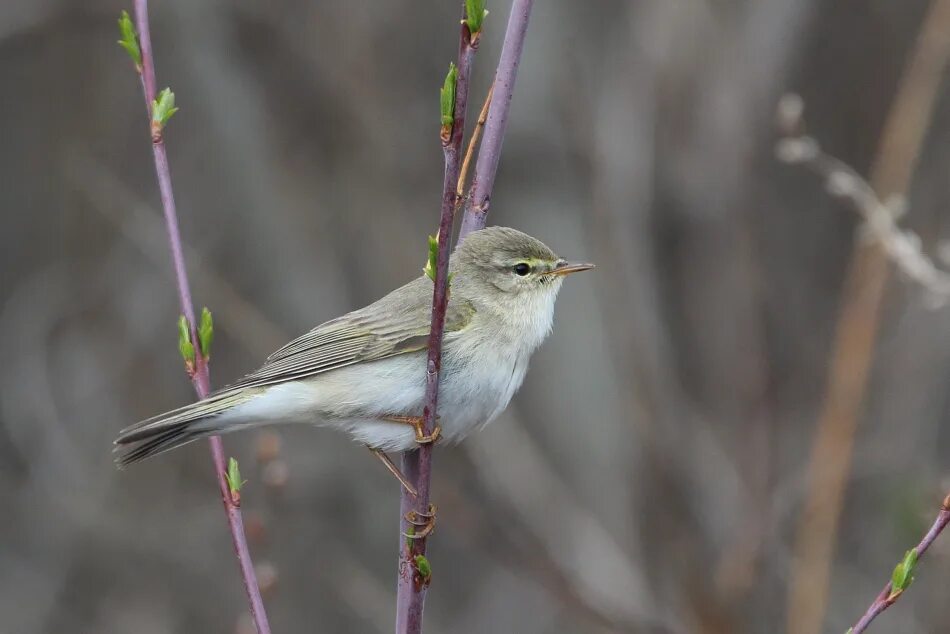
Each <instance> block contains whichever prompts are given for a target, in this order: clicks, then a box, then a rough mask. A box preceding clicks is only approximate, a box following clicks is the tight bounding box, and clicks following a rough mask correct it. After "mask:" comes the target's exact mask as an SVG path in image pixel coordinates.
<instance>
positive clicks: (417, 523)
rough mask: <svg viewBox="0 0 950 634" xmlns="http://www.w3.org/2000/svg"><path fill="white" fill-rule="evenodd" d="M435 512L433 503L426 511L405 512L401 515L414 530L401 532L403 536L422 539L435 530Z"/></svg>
mask: <svg viewBox="0 0 950 634" xmlns="http://www.w3.org/2000/svg"><path fill="white" fill-rule="evenodd" d="M435 512H436V507H435V504H430V505H429V511H428V512H427V513H422V512H420V511H409V512H408V513H406V514H405V515H404V516H403V517H404V518H405V520H406V523H407V524H409V526H411V527H412V528H413V529H414V530H413V531H412V534H408V533H403V534H402V535H403V537H405V538H406V539H424V538H426V537H428V536H429V535H431V534H432V531H433V530H435Z"/></svg>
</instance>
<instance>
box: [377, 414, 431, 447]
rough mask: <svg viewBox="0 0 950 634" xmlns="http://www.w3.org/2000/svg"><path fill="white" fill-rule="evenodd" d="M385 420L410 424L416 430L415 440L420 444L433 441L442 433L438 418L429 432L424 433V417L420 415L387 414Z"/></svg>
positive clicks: (427, 443)
mask: <svg viewBox="0 0 950 634" xmlns="http://www.w3.org/2000/svg"><path fill="white" fill-rule="evenodd" d="M385 420H389V421H392V422H394V423H402V424H403V425H412V428H413V430H415V432H416V442H417V443H418V444H420V445H429V444H431V443H434V442H435V441H437V440H438V439H439V437H440V436H441V435H442V426H441V425H439V421H438V420H436V423H435V428H434V429H433V430H432V433H431V434H427V433H425V431H426V430H425V419H424V418H423V417H422V416H387V417H386V418H385Z"/></svg>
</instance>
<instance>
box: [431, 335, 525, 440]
mask: <svg viewBox="0 0 950 634" xmlns="http://www.w3.org/2000/svg"><path fill="white" fill-rule="evenodd" d="M530 355H531V352H530V350H527V349H525V348H524V347H523V346H519V345H516V344H515V343H514V342H512V341H509V340H507V338H506V337H504V336H500V337H499V336H496V337H491V338H490V337H479V336H468V337H457V338H456V337H452V338H451V339H448V338H447V340H446V346H445V349H444V350H443V358H442V375H441V380H440V383H439V416H440V419H441V424H442V432H443V434H444V435H445V436H446V439H448V440H461V439H462V438H463V437H464V436H466V435H467V434H469V433H470V432H472V431H474V430H475V429H478V428H479V427H482V426H484V425H485V424H487V423H489V422H491V421H492V420H494V419H495V418H496V417H497V416H498V415H499V414H500V413H501V412H502V411H503V410H504V409H505V408H506V407H507V406H508V403H509V402H510V401H511V398H512V396H514V394H515V392H517V391H518V388H519V387H521V383H522V382H523V381H524V377H525V373H526V372H527V370H528V360H529V358H530Z"/></svg>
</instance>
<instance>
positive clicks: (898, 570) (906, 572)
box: [890, 548, 917, 599]
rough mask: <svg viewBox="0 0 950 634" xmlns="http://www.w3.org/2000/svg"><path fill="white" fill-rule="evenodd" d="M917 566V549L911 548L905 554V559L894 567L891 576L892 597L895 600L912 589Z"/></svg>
mask: <svg viewBox="0 0 950 634" xmlns="http://www.w3.org/2000/svg"><path fill="white" fill-rule="evenodd" d="M916 566H917V549H916V548H911V549H910V550H908V551H907V552H906V553H905V554H904V559H902V560H901V562H900V563H899V564H897V565H896V566H895V567H894V572H893V573H892V574H891V596H890V598H892V599H893V598H895V597H896V596H897V595H899V594H900V593H902V592H903V591H904V590H906V589H907V588H909V587H910V584H911V583H913V581H914V576H913V573H914V568H915V567H916Z"/></svg>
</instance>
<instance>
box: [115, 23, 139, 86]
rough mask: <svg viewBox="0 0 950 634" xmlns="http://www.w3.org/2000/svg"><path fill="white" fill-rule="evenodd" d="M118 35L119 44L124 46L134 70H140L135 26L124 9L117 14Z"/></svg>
mask: <svg viewBox="0 0 950 634" xmlns="http://www.w3.org/2000/svg"><path fill="white" fill-rule="evenodd" d="M119 35H120V36H121V39H120V40H119V46H121V47H122V48H124V49H125V52H126V53H128V54H129V57H131V58H132V63H133V64H135V70H137V71H138V72H142V51H141V49H139V40H138V37H137V36H136V33H135V26H133V25H132V18H130V17H129V12H128V11H125V10H123V11H122V13H120V14H119Z"/></svg>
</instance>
